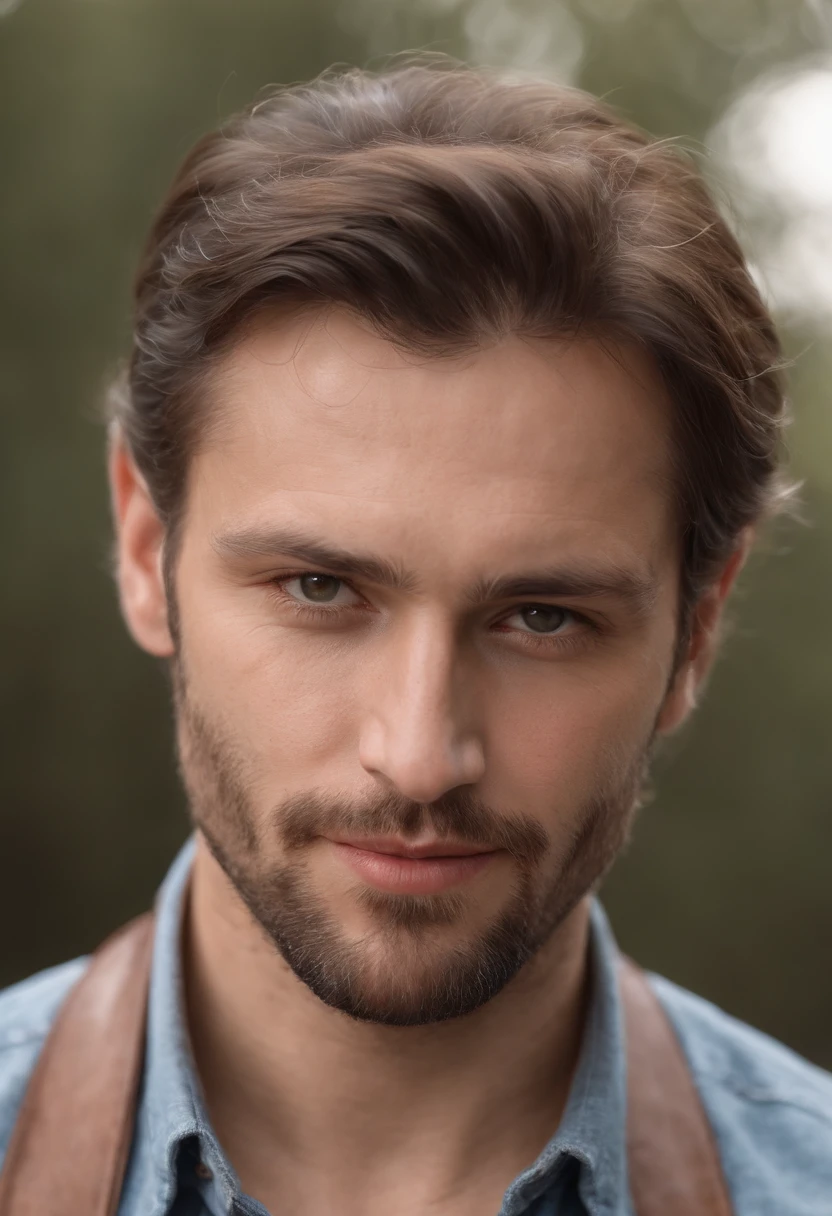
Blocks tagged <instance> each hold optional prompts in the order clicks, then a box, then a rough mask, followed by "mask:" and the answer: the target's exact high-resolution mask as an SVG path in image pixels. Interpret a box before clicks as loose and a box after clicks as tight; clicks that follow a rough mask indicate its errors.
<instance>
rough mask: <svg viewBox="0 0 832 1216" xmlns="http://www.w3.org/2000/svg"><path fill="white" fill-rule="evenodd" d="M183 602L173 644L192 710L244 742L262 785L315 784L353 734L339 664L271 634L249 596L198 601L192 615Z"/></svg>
mask: <svg viewBox="0 0 832 1216" xmlns="http://www.w3.org/2000/svg"><path fill="white" fill-rule="evenodd" d="M190 598H191V602H190V604H189V605H187V606H186V604H185V603H184V602H183V603H182V634H183V650H184V660H185V667H186V670H187V672H188V678H189V683H190V685H191V690H192V695H193V698H194V700H195V701H196V703H197V704H199V705H201V706H202V707H204V710H205V712H206V713H207V714H209V715H210V716H211V717H212V718H213V719H214V720H217V721H220V722H222V723H224V724H225V726H226V729H227V731H228V732H229V733H230V734H231V735H233V737H235V738H236V739H239V740H243V741H244V743H243V748H244V750H245V752H246V753H248V755H249V756H250V758H251V761H252V765H253V767H254V769H260V770H261V771H263V770H265V772H264V777H265V778H266V780H268V777H269V776H271V777H272V778H277V780H279V781H280V782H281V783H284V784H285V785H286V786H287V787H288V786H294V785H295V784H298V783H300V784H320V783H322V781H323V779H324V771H323V766H324V764H325V763H326V762H329V764H330V765H331V764H332V761H333V760H334V759H335V758H336V756H339V755H342V753H343V751H344V748H345V746H346V745H347V743H348V741H349V739H351V738H352V736H353V734H354V725H355V713H356V711H357V707H356V703H355V701H356V698H355V682H354V679H353V678H352V676H353V675H354V673H353V672H352V670H351V668H350V665H349V661H348V657H347V656H345V655H344V653H343V650H340V651H339V648H338V647H337V646H333V645H331V644H325V643H323V642H322V640H321V638H320V636H317V637H316V636H315V635H312V634H306V633H304V631H302V630H296V629H281V628H279V627H278V626H276V625H275V624H274V622H273V621H272V620H271V619H270V618H269V615H268V612H267V611H266V610H264V605H263V601H262V599H261V596H260V594H259V593H258V592H256V591H254V590H253V589H251V588H248V589H245V590H243V591H239V592H237V591H235V592H230V593H229V592H222V593H217V592H215V593H213V595H212V594H211V593H210V592H209V593H206V595H205V597H204V598H203V599H202V601H201V603H200V605H199V606H197V603H196V602H195V601H196V597H194V596H191V597H190Z"/></svg>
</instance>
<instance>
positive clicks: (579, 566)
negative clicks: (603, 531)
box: [211, 528, 658, 616]
mask: <svg viewBox="0 0 832 1216" xmlns="http://www.w3.org/2000/svg"><path fill="white" fill-rule="evenodd" d="M211 545H212V548H213V549H214V551H215V552H216V553H217V554H219V556H220V557H225V558H230V559H232V560H238V561H240V560H246V559H250V558H252V557H268V558H272V557H288V558H294V559H295V560H296V561H301V562H306V563H307V564H308V565H310V566H317V567H319V568H321V569H325V570H327V571H328V572H331V573H332V574H336V575H343V576H345V577H350V578H358V579H363V580H364V581H365V582H369V583H375V584H377V585H378V586H382V587H389V588H391V589H392V590H395V591H404V592H407V591H414V590H415V589H416V588H417V587H418V579H416V578H415V577H414V576H413V575H411V574H408V573H407V572H406V571H405V570H404V569H403V568H402V567H401V566H399V565H397V564H396V563H395V562H390V561H387V560H385V559H384V558H379V557H373V556H371V555H369V554H362V553H354V552H351V551H349V550H347V549H342V548H340V547H339V546H337V545H331V544H328V543H324V542H323V541H320V540H317V539H316V538H314V537H310V536H307V535H305V534H304V533H302V532H299V531H296V530H291V529H289V530H283V529H276V528H265V529H262V528H244V529H240V530H238V531H234V532H225V533H218V534H217V535H215V536H214V537H212V540H211ZM657 594H658V587H657V583H656V579H655V577H654V576H653V575H652V574H651V573H650V572H642V571H636V570H630V569H627V568H625V567H623V566H620V565H618V564H616V563H613V562H609V561H599V562H596V563H591V564H590V563H564V564H562V565H558V566H554V567H547V568H545V569H543V570H539V571H536V572H530V573H527V574H522V573H521V574H510V575H502V576H500V577H497V578H490V579H479V580H478V581H477V582H476V583H475V584H474V585H473V587H471V588H470V589H469V590H468V591H467V592H466V596H465V598H466V599H467V601H468V602H469V603H470V604H472V605H474V606H478V605H482V604H485V603H488V602H489V601H492V600H500V599H521V598H526V599H534V598H535V597H538V596H546V597H547V598H549V599H552V598H562V599H580V600H586V599H600V598H609V599H617V600H620V601H621V602H623V603H624V604H625V605H626V606H627V607H628V608H629V609H630V610H631V611H633V612H634V613H635V614H636V615H638V616H644V615H646V614H647V613H648V612H649V611H650V609H651V608H652V607H653V606H654V604H655V602H656V597H657Z"/></svg>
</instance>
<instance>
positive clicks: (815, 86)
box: [0, 0, 832, 1067]
mask: <svg viewBox="0 0 832 1216" xmlns="http://www.w3.org/2000/svg"><path fill="white" fill-rule="evenodd" d="M408 48H422V49H430V50H439V51H447V52H449V53H451V54H454V55H457V56H460V57H463V58H465V59H469V60H473V61H479V62H488V63H494V64H505V65H510V66H512V67H514V68H516V69H518V70H520V71H525V72H533V73H536V74H542V75H546V76H549V77H552V78H555V79H557V80H561V81H565V82H569V83H573V84H577V85H580V86H582V87H585V88H587V89H590V90H591V91H593V92H595V93H600V94H603V95H605V96H606V97H607V99H608V100H609V101H610V102H611V103H612V104H614V105H615V106H616V107H618V108H619V109H620V110H621V111H622V112H623V113H624V114H625V115H627V116H629V117H630V118H632V119H634V120H636V121H637V122H639V123H640V124H642V125H643V126H645V127H647V128H648V129H649V130H650V131H652V132H653V133H654V134H656V135H658V136H662V137H670V138H673V139H676V140H679V142H681V143H682V144H683V145H684V146H685V147H687V148H689V149H691V150H692V151H693V153H694V154H695V155H696V156H697V157H699V158H700V159H701V160H702V163H703V165H704V167H705V169H706V172H707V173H708V175H709V177H710V178H711V180H712V182H713V183H714V188H715V189H716V190H717V191H718V193H719V196H720V198H721V199H722V203H723V206H724V207H725V208H726V210H727V212H728V213H729V214H730V216H731V221H732V223H734V224H735V226H736V227H737V229H738V231H739V232H740V234H741V238H742V240H743V242H744V244H745V247H746V249H747V250H748V254H749V258H750V259H751V261H752V263H753V266H754V271H755V274H756V275H757V276H758V277H759V281H760V283H761V284H762V285H763V288H764V290H765V292H766V293H767V294H768V296H769V298H770V300H771V302H772V305H773V307H774V308H775V309H776V312H777V315H778V317H779V319H780V322H781V325H782V329H783V334H784V338H785V342H786V347H787V351H788V354H789V357H790V358H791V359H792V360H793V368H792V374H791V385H792V394H793V402H794V416H795V422H794V426H793V429H792V431H791V435H790V446H791V459H792V464H793V468H794V472H795V474H796V476H798V477H800V478H803V479H805V491H804V514H805V516H806V519H807V524H806V525H805V526H800V525H796V524H788V525H781V526H780V527H779V528H778V529H777V530H776V531H775V532H774V533H772V534H771V535H770V536H769V538H768V539H767V541H766V544H765V546H764V551H763V552H761V553H760V554H759V555H758V556H757V557H756V558H755V559H754V561H753V562H752V564H751V567H750V569H748V571H747V573H746V574H745V576H744V579H743V582H742V586H741V589H740V592H739V594H738V597H737V600H736V603H735V607H734V626H733V629H732V634H731V636H730V637H729V639H728V641H727V645H726V647H725V651H724V655H723V657H722V659H721V661H720V663H719V665H718V667H717V670H716V672H715V674H714V677H713V679H712V683H711V687H710V690H709V695H708V697H707V698H706V701H705V703H704V705H703V707H702V709H701V710H700V711H699V714H698V716H697V718H696V721H695V722H694V724H693V726H692V727H691V728H690V729H689V730H688V731H687V732H686V734H685V737H684V738H683V739H680V740H677V741H675V742H674V745H673V747H672V748H671V749H669V750H668V752H667V754H666V755H665V756H664V757H663V759H662V762H661V764H660V765H659V767H658V771H657V773H656V779H655V797H654V799H653V801H652V803H651V804H650V805H649V806H648V807H647V808H646V810H645V811H644V812H643V814H642V819H641V823H640V827H639V830H638V831H637V833H636V838H635V842H634V844H633V845H632V847H631V848H630V850H629V852H628V854H627V855H626V856H625V857H624V858H623V859H622V861H621V862H620V863H619V866H618V868H617V870H616V871H615V873H614V875H613V877H612V879H611V880H610V881H609V883H608V884H607V888H606V891H605V902H606V905H607V907H608V910H609V911H610V913H611V915H612V919H613V923H614V925H615V928H616V930H617V933H618V936H619V939H620V941H621V943H622V945H623V946H624V947H625V948H626V949H627V950H628V951H629V952H631V953H632V954H634V955H635V956H636V957H637V958H638V959H639V960H640V961H641V962H642V963H644V964H646V965H647V966H649V967H652V968H654V969H656V970H659V971H661V972H663V973H664V974H666V975H668V976H670V977H671V978H672V979H674V980H676V981H678V982H680V983H682V984H684V985H686V986H688V987H691V988H693V989H695V990H696V991H698V992H701V993H702V994H704V995H706V996H708V997H709V998H711V999H712V1000H714V1001H717V1002H718V1003H719V1004H721V1005H722V1006H724V1007H725V1008H726V1009H728V1010H729V1011H730V1012H732V1013H734V1014H736V1015H738V1016H739V1017H742V1018H744V1019H746V1020H748V1021H750V1022H752V1023H754V1024H756V1025H758V1026H760V1027H762V1028H763V1029H765V1030H767V1031H769V1032H770V1033H772V1034H774V1035H776V1036H778V1037H779V1038H781V1039H783V1040H785V1041H786V1042H787V1043H789V1044H790V1045H791V1046H793V1047H794V1048H796V1049H797V1050H799V1051H800V1052H802V1053H804V1054H805V1055H808V1056H809V1057H810V1058H811V1059H813V1060H815V1061H817V1062H819V1063H822V1064H824V1065H826V1066H827V1067H832V965H830V962H831V961H832V959H831V956H832V950H831V949H830V947H831V946H832V860H831V859H832V641H831V638H830V635H831V634H832V408H831V407H830V384H832V342H830V333H832V4H831V3H829V2H827V0H198V2H197V0H23V2H22V3H21V2H20V0H0V182H1V183H2V184H1V185H0V293H1V294H2V299H0V411H2V413H0V417H1V418H2V443H0V523H1V524H2V537H3V538H4V539H3V544H4V546H5V548H4V554H3V557H2V566H1V567H0V569H1V570H2V574H0V639H2V640H1V641H0V671H2V678H1V679H0V728H1V729H0V808H2V810H0V926H2V928H0V935H1V936H0V943H1V944H0V984H2V983H8V982H11V981H13V980H15V979H18V978H20V977H21V976H23V975H25V974H27V973H29V972H31V971H33V970H35V969H38V968H41V967H45V966H47V965H49V964H52V963H55V962H58V961H61V960H62V959H64V958H66V957H69V956H71V955H74V954H77V953H80V952H82V951H86V950H89V949H90V948H91V947H93V946H94V945H95V944H96V943H97V942H98V941H99V940H100V939H101V937H102V936H103V935H104V934H105V933H106V932H107V931H108V930H109V929H111V928H113V927H114V926H115V925H116V924H118V923H119V922H121V921H122V920H124V919H125V918H127V917H128V916H130V915H132V914H133V913H135V912H137V911H139V910H141V909H143V908H145V907H146V906H147V905H148V904H149V902H150V900H151V898H152V896H153V892H154V890H155V887H156V885H157V883H158V882H159V880H160V879H161V877H162V875H163V873H164V871H165V868H166V866H167V864H168V862H169V860H170V858H171V856H172V854H173V852H174V850H175V849H176V848H177V846H178V844H179V843H180V841H181V840H183V839H184V837H185V835H186V832H187V824H186V817H185V813H184V809H183V798H182V795H181V794H180V791H179V788H178V784H177V780H176V777H175V768H174V763H173V749H172V742H171V715H170V710H169V707H168V697H167V689H166V685H165V680H164V678H163V674H162V672H161V670H160V669H159V668H158V667H156V666H155V665H154V664H153V662H152V661H151V660H149V659H148V658H146V657H145V656H144V655H142V654H140V653H139V652H138V651H137V650H136V649H135V648H134V647H133V646H132V644H131V643H130V641H129V640H128V638H127V635H126V632H125V630H124V629H123V627H122V624H121V622H120V619H119V615H118V611H117V606H116V600H115V596H114V593H113V588H112V585H111V581H110V576H109V572H108V560H109V559H108V548H109V543H110V530H109V519H108V503H107V495H106V489H105V479H104V464H103V444H104V435H103V432H102V429H101V427H100V425H99V424H98V422H97V421H96V411H97V409H98V403H99V401H100V398H101V392H102V387H103V384H104V382H105V379H106V377H107V375H108V374H109V372H110V371H111V370H112V369H113V367H114V366H115V363H116V361H117V360H118V357H119V355H120V353H121V352H122V351H123V350H124V349H125V348H126V343H127V336H128V332H129V321H128V317H129V281H130V276H131V271H132V267H133V264H134V261H135V258H136V254H137V250H138V248H139V244H140V241H141V239H142V236H143V234H144V232H145V229H146V227H147V225H148V223H149V220H150V216H151V214H152V211H153V208H154V205H155V204H156V202H157V200H158V199H159V198H160V196H161V194H162V192H163V190H164V189H165V186H166V184H167V182H168V180H169V178H170V176H171V174H172V172H173V170H174V167H175V166H176V164H177V162H178V161H179V160H180V158H181V157H182V156H183V155H184V154H185V152H186V151H187V149H188V148H189V146H190V145H191V143H192V142H193V141H194V140H195V138H196V137H197V136H198V135H200V134H201V133H202V132H203V131H205V130H206V129H208V128H210V127H212V126H214V125H216V124H217V123H218V122H219V121H220V120H222V119H223V118H224V117H225V116H226V115H227V114H229V113H230V112H231V111H232V110H234V109H235V108H237V107H239V106H240V105H242V104H244V103H246V102H247V101H248V100H250V99H251V98H252V97H253V96H254V94H255V93H256V92H257V90H258V89H260V88H262V87H263V86H264V85H267V84H269V83H273V82H288V81H292V80H298V79H303V78H307V77H310V76H314V75H315V74H316V73H318V72H320V71H321V70H322V69H324V68H326V67H328V66H329V65H331V64H333V63H335V62H346V63H349V64H356V63H357V64H362V65H365V66H374V65H378V64H379V63H380V62H381V61H382V59H383V57H384V56H386V55H388V54H390V53H391V52H396V51H401V50H403V49H408Z"/></svg>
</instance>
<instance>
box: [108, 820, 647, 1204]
mask: <svg viewBox="0 0 832 1216" xmlns="http://www.w3.org/2000/svg"><path fill="white" fill-rule="evenodd" d="M193 852H194V842H193V840H189V841H188V842H187V843H186V844H185V846H184V847H183V848H182V850H181V851H180V853H179V855H178V856H177V858H176V860H175V861H174V863H173V865H172V866H171V868H170V870H169V872H168V875H167V877H166V879H165V881H164V883H163V885H162V887H161V889H160V891H159V896H158V899H157V902H156V932H155V941H154V947H153V963H152V970H151V980H150V996H149V1001H148V1024H147V1049H146V1057H145V1067H144V1076H143V1082H142V1092H141V1094H140V1098H139V1107H138V1111H137V1120H136V1135H135V1138H134V1145H133V1152H132V1157H131V1162H130V1167H129V1169H128V1174H127V1177H126V1179H125V1191H124V1198H123V1207H122V1208H121V1209H120V1210H121V1212H122V1213H124V1216H148V1214H150V1213H152V1216H165V1214H166V1213H168V1212H169V1210H170V1207H171V1205H172V1203H173V1201H174V1199H175V1198H176V1195H177V1190H178V1187H179V1185H180V1184H181V1168H180V1166H181V1161H180V1158H181V1156H182V1151H181V1150H182V1148H183V1146H184V1145H185V1144H186V1142H188V1144H189V1146H191V1149H193V1146H194V1145H195V1146H196V1154H195V1155H197V1156H198V1157H199V1159H200V1160H201V1161H202V1163H203V1164H204V1166H207V1167H208V1170H210V1172H211V1174H212V1175H213V1180H212V1182H211V1184H210V1187H205V1188H203V1190H204V1192H205V1191H207V1190H210V1192H211V1193H210V1195H208V1194H206V1193H203V1199H204V1201H205V1202H206V1203H207V1205H208V1207H209V1210H211V1211H214V1210H215V1209H216V1210H217V1212H218V1213H220V1212H227V1211H229V1210H230V1208H231V1204H232V1200H233V1198H234V1197H235V1196H239V1195H240V1186H239V1180H238V1179H237V1177H236V1175H235V1173H234V1171H233V1169H232V1168H231V1165H230V1164H229V1162H228V1160H227V1159H226V1157H225V1154H224V1153H223V1151H222V1149H221V1148H220V1145H219V1143H218V1141H217V1138H216V1136H215V1134H214V1132H213V1130H212V1128H211V1126H210V1123H209V1121H208V1116H207V1112H206V1109H205V1102H204V1099H203V1096H202V1093H201V1091H200V1086H199V1081H198V1079H197V1075H196V1069H195V1067H194V1063H193V1057H192V1053H191V1047H190V1043H189V1040H188V1032H187V1027H186V1022H185V1013H184V988H183V981H182V959H181V950H180V937H181V925H182V912H183V907H184V894H185V889H186V886H187V880H188V875H189V873H190V869H191V863H192V860H193ZM590 960H591V961H590V966H591V993H590V1002H589V1008H588V1013H587V1021H586V1026H585V1028H584V1035H583V1041H582V1045H581V1050H580V1054H579V1058H578V1065H577V1068H576V1071H575V1075H574V1078H573V1081H572V1085H571V1088H570V1092H569V1097H568V1100H567V1104H566V1108H565V1110H564V1114H563V1117H562V1119H561V1122H560V1126H559V1127H558V1129H557V1131H556V1133H555V1135H554V1136H553V1137H552V1139H551V1140H550V1141H549V1143H548V1144H547V1145H546V1147H545V1148H544V1149H543V1151H542V1152H541V1154H540V1155H539V1157H538V1158H537V1160H536V1161H535V1162H534V1163H533V1165H531V1166H530V1167H529V1168H528V1169H526V1170H524V1171H523V1173H521V1174H520V1175H518V1177H517V1178H516V1179H515V1180H514V1181H513V1182H512V1184H511V1185H510V1187H509V1188H508V1190H507V1191H506V1194H505V1199H504V1203H503V1207H502V1209H501V1212H500V1216H520V1213H522V1212H524V1211H525V1209H526V1208H527V1207H528V1205H529V1204H530V1203H531V1202H532V1201H533V1200H534V1199H535V1198H537V1197H538V1196H540V1195H542V1194H543V1193H544V1192H545V1191H546V1190H548V1189H549V1187H550V1186H552V1185H554V1183H555V1179H556V1178H557V1177H558V1176H559V1175H560V1174H561V1172H562V1171H563V1170H564V1168H565V1167H566V1165H567V1164H568V1163H569V1162H570V1161H575V1162H577V1163H578V1166H579V1175H578V1189H579V1193H580V1195H581V1198H582V1200H583V1202H584V1204H585V1205H586V1207H587V1209H588V1211H589V1212H590V1213H591V1214H592V1216H595V1213H602V1212H603V1213H616V1214H617V1213H619V1212H621V1213H625V1212H627V1211H628V1210H629V1209H628V1206H627V1204H626V1199H625V1197H626V1195H627V1193H628V1186H627V1161H626V1144H625V1112H626V1074H625V1062H624V1061H625V1053H624V1032H623V1019H622V1010H621V1003H620V996H619V989H618V980H617V960H618V949H617V946H616V944H615V940H614V938H613V935H612V931H611V929H610V926H609V923H608V921H607V918H606V916H605V914H604V911H603V909H602V908H601V905H600V904H599V903H598V902H597V901H594V902H593V905H592V912H591V923H590ZM252 1210H260V1211H262V1209H260V1208H259V1205H254V1207H253V1208H252Z"/></svg>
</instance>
